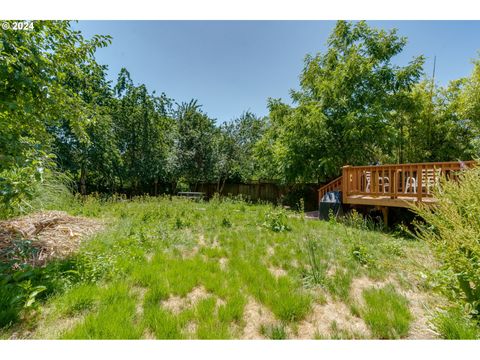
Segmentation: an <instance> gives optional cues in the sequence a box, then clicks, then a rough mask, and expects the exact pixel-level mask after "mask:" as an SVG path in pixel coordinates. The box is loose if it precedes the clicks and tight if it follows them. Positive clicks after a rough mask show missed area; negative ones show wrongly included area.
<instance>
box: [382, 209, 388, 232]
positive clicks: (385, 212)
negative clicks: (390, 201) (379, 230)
mask: <svg viewBox="0 0 480 360" xmlns="http://www.w3.org/2000/svg"><path fill="white" fill-rule="evenodd" d="M381 210H382V215H383V227H384V228H387V227H388V206H382V207H381Z"/></svg>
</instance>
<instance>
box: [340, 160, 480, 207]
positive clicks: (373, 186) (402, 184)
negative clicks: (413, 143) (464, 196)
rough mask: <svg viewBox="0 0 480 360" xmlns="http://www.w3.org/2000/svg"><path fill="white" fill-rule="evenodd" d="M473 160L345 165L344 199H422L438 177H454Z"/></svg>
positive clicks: (471, 164)
mask: <svg viewBox="0 0 480 360" xmlns="http://www.w3.org/2000/svg"><path fill="white" fill-rule="evenodd" d="M474 164H475V161H452V162H433V163H417V164H392V165H376V166H344V167H343V169H342V177H341V178H339V179H336V180H335V181H338V180H340V181H341V184H342V185H341V190H342V194H343V199H344V202H346V201H345V200H346V199H347V198H348V197H351V196H355V195H359V196H368V197H380V196H381V197H390V198H391V199H397V198H402V197H408V198H414V199H415V200H417V201H422V198H424V197H432V190H433V188H434V187H435V186H436V185H438V183H439V181H440V179H441V178H447V179H455V178H456V177H457V176H458V175H457V174H458V172H459V170H463V169H465V168H469V167H472V166H473V165H474Z"/></svg>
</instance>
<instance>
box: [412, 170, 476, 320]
mask: <svg viewBox="0 0 480 360" xmlns="http://www.w3.org/2000/svg"><path fill="white" fill-rule="evenodd" d="M479 189H480V168H478V167H477V168H473V169H471V170H467V171H464V172H462V173H461V174H459V181H444V182H442V183H441V186H440V187H438V188H437V189H434V195H435V197H436V198H437V199H438V201H437V203H436V204H435V206H432V207H427V206H425V205H421V204H420V205H417V206H416V207H415V208H414V209H415V211H416V213H417V214H418V215H420V216H421V217H422V218H423V219H424V221H425V223H417V225H416V229H417V236H418V237H419V238H420V239H423V240H425V241H427V242H428V243H429V244H430V246H431V248H432V249H433V250H434V252H435V254H436V257H437V259H438V260H439V261H440V264H441V270H442V271H441V272H439V276H441V277H449V281H441V282H440V283H441V284H442V289H443V291H444V292H445V293H446V294H447V295H450V297H451V298H452V300H453V301H455V302H457V303H458V304H459V305H460V306H467V307H468V308H469V312H470V313H471V314H472V315H474V316H477V317H478V315H479V312H480V266H479V263H480V241H479V234H480V191H479Z"/></svg>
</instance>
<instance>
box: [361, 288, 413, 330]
mask: <svg viewBox="0 0 480 360" xmlns="http://www.w3.org/2000/svg"><path fill="white" fill-rule="evenodd" d="M363 298H364V300H365V306H364V308H363V309H362V310H361V315H362V317H363V319H364V320H365V323H366V324H367V325H368V327H369V328H370V330H371V331H372V333H373V336H374V337H376V338H380V339H397V338H402V337H405V336H406V335H407V334H408V330H409V328H410V323H411V321H412V319H413V317H412V314H411V313H410V310H409V308H408V302H407V299H405V297H403V296H402V295H400V294H398V293H397V292H396V291H395V289H394V288H393V287H392V286H386V287H384V288H382V289H367V290H364V291H363Z"/></svg>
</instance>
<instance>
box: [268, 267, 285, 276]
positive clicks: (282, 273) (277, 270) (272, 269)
mask: <svg viewBox="0 0 480 360" xmlns="http://www.w3.org/2000/svg"><path fill="white" fill-rule="evenodd" d="M268 271H270V273H271V274H272V275H273V276H275V277H276V278H277V279H278V278H279V277H282V276H287V274H288V273H287V271H286V270H284V269H281V268H277V267H273V266H271V267H269V268H268Z"/></svg>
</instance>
